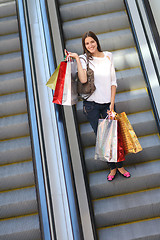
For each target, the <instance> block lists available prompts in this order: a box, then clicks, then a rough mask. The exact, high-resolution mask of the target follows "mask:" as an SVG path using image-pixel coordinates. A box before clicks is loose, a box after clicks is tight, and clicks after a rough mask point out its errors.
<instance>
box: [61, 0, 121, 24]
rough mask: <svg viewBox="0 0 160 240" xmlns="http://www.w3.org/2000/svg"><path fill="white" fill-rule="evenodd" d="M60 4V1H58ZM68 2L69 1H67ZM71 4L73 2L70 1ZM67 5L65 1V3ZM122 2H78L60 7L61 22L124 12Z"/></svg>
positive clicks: (101, 0)
mask: <svg viewBox="0 0 160 240" xmlns="http://www.w3.org/2000/svg"><path fill="white" fill-rule="evenodd" d="M59 2H60V3H61V1H59ZM68 2H70V1H68ZM72 2H73V1H72ZM66 3H67V1H66ZM124 9H125V8H124V4H123V2H122V1H121V0H120V1H117V0H112V1H110V0H99V1H98V4H97V1H95V0H94V1H85V2H84V1H79V2H73V3H68V4H65V5H62V6H60V13H61V16H62V21H69V20H74V19H78V18H86V17H88V16H94V15H99V14H104V13H111V12H115V11H120V10H124Z"/></svg>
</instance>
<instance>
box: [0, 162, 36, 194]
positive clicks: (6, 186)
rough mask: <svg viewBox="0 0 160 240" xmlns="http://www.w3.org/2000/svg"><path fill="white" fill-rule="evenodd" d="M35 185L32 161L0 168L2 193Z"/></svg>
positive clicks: (0, 188)
mask: <svg viewBox="0 0 160 240" xmlns="http://www.w3.org/2000/svg"><path fill="white" fill-rule="evenodd" d="M32 185H34V174H33V163H32V161H28V162H22V163H16V164H11V165H6V166H1V167H0V191H6V190H11V189H16V188H22V187H28V186H32Z"/></svg>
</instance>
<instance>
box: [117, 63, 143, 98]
mask: <svg viewBox="0 0 160 240" xmlns="http://www.w3.org/2000/svg"><path fill="white" fill-rule="evenodd" d="M116 76H117V84H118V86H117V93H118V92H124V91H130V90H135V89H140V88H145V87H146V84H145V81H144V77H143V74H142V71H141V69H140V68H139V67H138V68H133V69H127V70H122V71H118V72H116Z"/></svg>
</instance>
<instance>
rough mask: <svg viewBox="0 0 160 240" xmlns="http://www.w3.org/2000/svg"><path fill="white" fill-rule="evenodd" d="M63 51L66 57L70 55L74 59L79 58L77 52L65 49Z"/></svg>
mask: <svg viewBox="0 0 160 240" xmlns="http://www.w3.org/2000/svg"><path fill="white" fill-rule="evenodd" d="M64 53H65V56H67V57H71V58H74V59H76V60H77V59H78V58H79V56H78V54H77V53H72V52H68V51H67V50H66V49H65V50H64Z"/></svg>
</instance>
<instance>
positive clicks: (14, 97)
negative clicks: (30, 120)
mask: <svg viewBox="0 0 160 240" xmlns="http://www.w3.org/2000/svg"><path fill="white" fill-rule="evenodd" d="M25 112H27V105H26V95H25V92H20V93H13V94H9V95H4V96H0V117H3V116H8V115H14V114H19V113H25Z"/></svg>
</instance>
